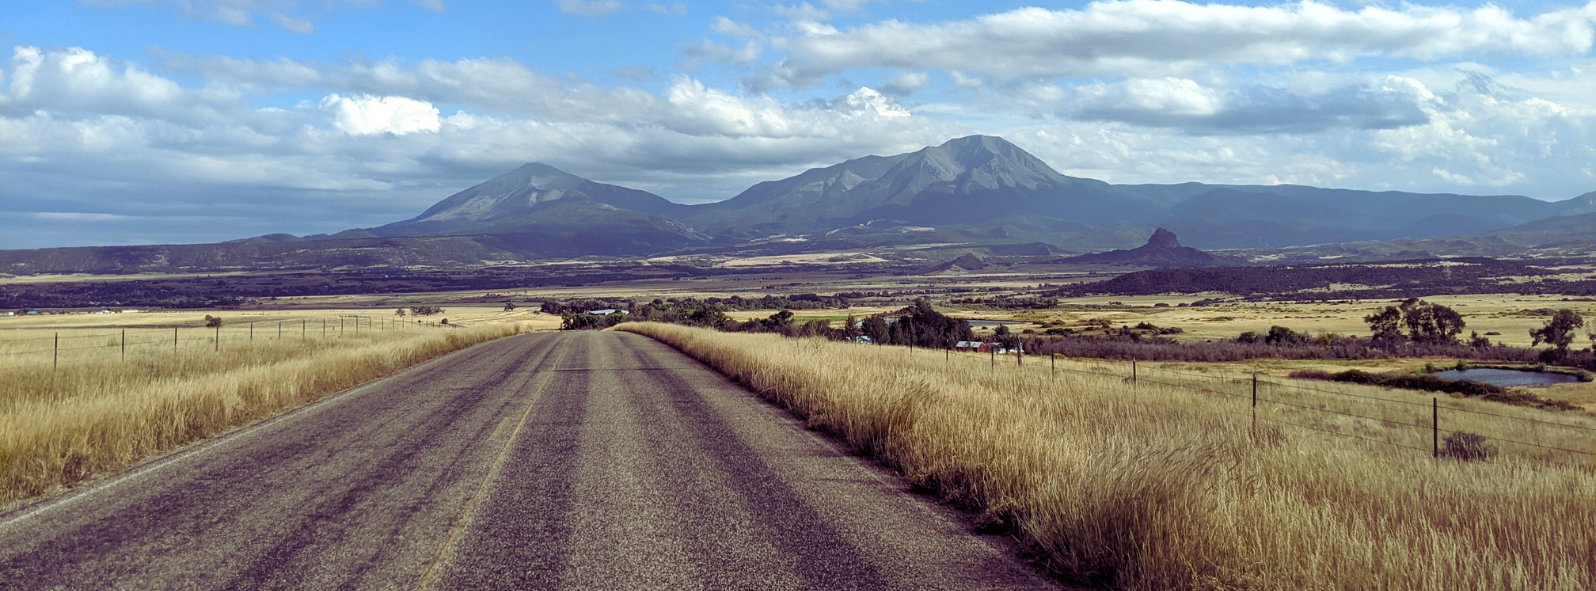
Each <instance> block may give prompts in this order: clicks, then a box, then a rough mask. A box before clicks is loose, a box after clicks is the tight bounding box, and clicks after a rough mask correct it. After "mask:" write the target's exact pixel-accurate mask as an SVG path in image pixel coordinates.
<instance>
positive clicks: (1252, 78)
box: [0, 0, 1596, 248]
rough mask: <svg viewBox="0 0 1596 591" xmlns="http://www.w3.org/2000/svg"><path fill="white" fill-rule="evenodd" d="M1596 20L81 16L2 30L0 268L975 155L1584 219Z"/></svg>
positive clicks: (847, 13)
mask: <svg viewBox="0 0 1596 591" xmlns="http://www.w3.org/2000/svg"><path fill="white" fill-rule="evenodd" d="M1593 29H1596V2H1589V3H1586V4H1579V3H1577V2H1576V3H1549V2H1548V3H1539V2H1523V3H1514V4H1511V5H1505V6H1499V5H1492V4H1484V3H1448V4H1439V3H1406V4H1395V3H1379V2H1361V1H1360V2H1298V3H1269V2H1255V3H1188V2H1178V1H1172V0H1125V1H1115V2H1096V3H1086V2H1053V3H1011V2H989V3H979V4H978V3H967V2H948V1H937V0H923V1H918V2H905V1H885V0H883V1H872V0H811V2H807V3H806V2H763V1H753V0H746V1H733V2H685V1H684V2H673V1H659V2H646V1H635V0H555V1H528V2H466V1H464V0H415V1H411V0H82V1H77V2H73V1H40V2H25V3H24V2H16V3H9V5H8V6H7V7H6V8H5V9H4V10H3V11H0V248H35V247H46V246H65V245H89V244H140V243H167V242H206V241H215V240H227V239H234V238H241V237H247V236H253V235H259V234H266V233H273V232H290V233H295V234H309V233H317V232H336V231H339V230H343V229H347V228H351V227H367V226H373V225H379V224H382V223H387V222H391V221H396V220H400V219H405V218H409V217H411V216H414V215H415V214H417V213H419V212H420V211H421V210H423V209H425V208H426V207H427V206H428V205H430V204H431V203H433V202H435V201H438V200H440V199H442V198H443V197H446V196H448V195H449V194H451V193H453V192H455V191H457V190H459V189H462V188H464V187H466V186H469V185H471V184H474V183H476V182H480V181H481V180H485V179H486V178H489V177H491V176H493V175H494V174H497V173H499V172H502V171H505V170H509V169H511V168H514V167H515V166H516V165H518V164H520V163H523V162H527V161H544V162H548V163H550V164H553V165H555V166H558V167H561V168H564V169H566V170H568V171H570V172H572V173H575V174H578V175H582V176H585V177H588V178H591V179H593V180H597V181H601V182H609V183H615V184H621V185H625V186H630V187H635V188H640V189H645V190H650V191H654V192H656V193H659V194H661V195H663V196H665V197H667V198H670V199H673V200H676V201H682V202H703V201H713V200H719V199H724V198H726V197H730V196H731V195H734V194H736V193H737V192H738V191H740V190H742V189H744V188H746V187H748V186H749V185H751V184H753V183H755V182H759V181H763V180H771V179H776V178H781V177H785V176H789V175H791V174H795V173H797V172H800V171H802V170H804V169H806V168H810V167H814V166H824V165H829V164H832V163H835V162H838V161H841V160H845V159H848V158H854V157H858V156H862V155H865V154H893V153H901V152H906V151H910V150H914V149H917V148H919V147H921V146H924V145H933V144H938V143H941V142H943V141H945V140H947V139H949V138H952V137H957V136H962V135H968V134H973V133H984V134H991V135H1001V136H1004V137H1006V138H1008V139H1010V140H1011V141H1013V142H1015V143H1017V144H1019V145H1020V146H1021V147H1023V148H1025V149H1027V150H1029V151H1031V152H1032V153H1034V154H1036V155H1037V156H1039V157H1041V158H1042V159H1043V160H1045V161H1047V162H1049V163H1050V164H1052V165H1053V167H1054V168H1057V169H1059V170H1060V171H1061V172H1064V173H1065V174H1070V175H1075V176H1085V177H1092V178H1098V179H1103V180H1107V181H1110V182H1117V183H1177V182H1185V181H1193V180H1195V181H1203V182H1214V183H1247V184H1270V183H1300V184H1310V185H1317V186H1328V187H1342V188H1354V189H1370V190H1408V191H1422V192H1449V193H1465V194H1523V195H1529V196H1532V197H1536V198H1540V199H1549V200H1560V199H1567V198H1570V197H1573V196H1575V195H1579V194H1582V193H1586V192H1589V191H1592V190H1596V56H1593V55H1592V44H1593V37H1596V33H1593Z"/></svg>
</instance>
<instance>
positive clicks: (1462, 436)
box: [1440, 431, 1496, 461]
mask: <svg viewBox="0 0 1596 591" xmlns="http://www.w3.org/2000/svg"><path fill="white" fill-rule="evenodd" d="M1441 441H1442V444H1441V450H1440V455H1441V457H1443V458H1452V459H1456V460H1463V461H1470V460H1489V459H1491V458H1494V457H1496V447H1495V446H1493V445H1491V444H1489V443H1486V442H1485V438H1484V437H1482V436H1479V435H1475V434H1473V433H1468V432H1464V431H1458V432H1456V433H1453V434H1451V435H1447V436H1446V438H1445V439H1442V440H1441Z"/></svg>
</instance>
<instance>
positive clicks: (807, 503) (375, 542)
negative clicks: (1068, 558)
mask: <svg viewBox="0 0 1596 591" xmlns="http://www.w3.org/2000/svg"><path fill="white" fill-rule="evenodd" d="M1051 588H1056V587H1054V586H1053V585H1052V584H1051V583H1049V582H1047V581H1044V580H1042V579H1040V578H1039V577H1037V576H1036V575H1035V574H1033V573H1032V571H1031V570H1029V569H1028V568H1027V567H1026V566H1024V565H1022V564H1020V563H1019V562H1017V561H1016V560H1015V559H1014V558H1013V557H1012V556H1011V554H1010V553H1009V550H1008V549H1007V548H1006V547H1005V546H1004V545H1003V544H1001V543H999V541H998V540H995V539H993V538H990V537H984V536H978V535H975V534H973V533H971V530H970V526H969V525H968V524H967V523H966V520H965V519H963V518H962V517H961V516H959V515H957V514H955V513H953V512H951V511H949V510H947V509H945V508H942V507H938V506H936V505H934V504H932V503H929V502H928V501H927V500H926V499H924V498H922V497H918V496H916V495H913V494H911V493H909V492H908V491H907V489H906V488H905V486H904V485H903V484H902V483H901V482H899V481H898V480H896V479H895V478H893V477H891V476H890V475H888V474H886V473H884V472H882V471H881V470H879V469H878V468H876V467H874V466H871V465H869V464H867V463H865V462H864V461H862V460H860V459H858V458H855V457H852V456H849V455H848V454H846V453H844V451H843V450H842V449H841V448H840V447H839V446H838V445H836V444H835V443H833V442H831V441H829V440H827V439H824V438H822V437H820V436H818V435H816V434H814V433H811V432H808V431H805V430H804V429H803V428H802V426H801V425H800V424H799V423H797V422H796V421H794V420H792V419H791V418H790V417H789V416H787V415H786V413H785V412H783V411H780V410H778V409H775V408H773V407H771V406H768V405H766V404H764V403H763V402H760V401H758V400H757V399H755V398H754V397H753V396H751V395H750V394H749V393H748V392H747V391H745V390H743V389H741V388H740V387H738V386H736V385H734V384H732V383H731V382H729V381H728V380H726V379H725V378H724V377H722V376H720V375H719V374H717V373H715V372H714V371H712V370H710V369H708V368H706V367H705V366H703V365H702V364H700V363H698V362H697V361H694V360H692V359H690V358H688V357H686V356H684V355H682V354H680V353H678V352H676V351H675V350H673V349H670V348H669V347H666V346H664V345H662V344H660V343H658V342H655V341H653V340H652V339H649V338H646V337H642V336H638V335H633V334H628V333H613V332H610V333H599V332H581V333H558V334H537V335H527V336H521V337H515V338H510V339H502V340H499V341H494V342H491V343H487V344H483V345H479V346H476V347H473V348H470V349H467V350H465V351H461V352H458V353H455V354H453V355H450V356H447V357H444V358H441V359H438V360H434V361H432V362H429V363H427V364H423V365H421V366H419V367H416V368H412V369H411V370H408V371H406V372H403V373H401V374H399V375H396V376H394V377H391V378H387V379H384V380H380V381H377V382H374V383H372V384H368V385H366V386H363V387H360V388H357V389H355V390H351V391H349V392H346V393H343V394H340V395H337V396H334V397H330V398H328V399H326V400H323V401H321V402H318V403H316V404H314V405H310V406H307V407H304V408H301V409H298V410H295V411H292V412H289V413H286V414H284V415H282V416H279V417H277V418H274V419H272V420H269V421H265V422H262V423H260V424H257V425H255V426H252V427H249V428H245V429H241V430H238V431H235V432H233V433H231V434H229V435H227V436H224V437H221V438H217V439H215V440H211V441H208V442H205V443H202V444H198V445H195V446H193V447H191V448H189V449H186V450H184V451H182V452H180V453H177V454H173V455H171V456H169V457H167V458H164V459H162V460H159V461H156V462H152V463H150V464H147V465H145V466H142V467H140V468H138V469H135V470H131V471H129V472H127V473H125V474H123V475H121V476H118V477H115V478H112V479H108V480H106V481H104V482H100V483H97V484H95V485H93V486H89V487H85V488H83V489H80V490H78V491H75V492H73V493H70V494H68V495H65V496H63V497H60V498H57V499H55V500H52V501H50V502H47V503H43V504H40V505H37V506H34V507H31V508H28V509H25V510H22V511H19V512H14V513H12V514H9V515H4V516H0V589H29V590H36V589H38V590H42V589H141V590H143V589H1051Z"/></svg>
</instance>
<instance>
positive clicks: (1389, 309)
mask: <svg viewBox="0 0 1596 591" xmlns="http://www.w3.org/2000/svg"><path fill="white" fill-rule="evenodd" d="M1363 321H1364V322H1367V323H1369V330H1371V331H1373V332H1374V340H1375V341H1377V342H1381V343H1394V342H1396V341H1399V340H1402V338H1403V336H1404V335H1403V334H1402V328H1403V327H1407V329H1408V331H1407V335H1406V337H1407V338H1408V339H1409V340H1412V341H1413V342H1416V343H1450V342H1455V341H1456V340H1457V335H1458V334H1459V333H1461V332H1463V327H1464V322H1463V315H1462V314H1458V313H1457V311H1455V310H1453V309H1451V308H1448V307H1446V306H1443V305H1440V304H1432V303H1430V302H1426V301H1424V300H1421V299H1419V298H1408V299H1406V300H1403V301H1402V303H1401V305H1400V306H1386V307H1385V309H1384V310H1381V311H1379V312H1377V313H1374V314H1370V315H1368V316H1365V317H1364V318H1363Z"/></svg>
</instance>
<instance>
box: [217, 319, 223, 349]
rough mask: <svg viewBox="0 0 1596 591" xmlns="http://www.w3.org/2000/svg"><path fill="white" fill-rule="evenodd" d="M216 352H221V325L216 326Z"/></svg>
mask: <svg viewBox="0 0 1596 591" xmlns="http://www.w3.org/2000/svg"><path fill="white" fill-rule="evenodd" d="M216 350H217V351H221V350H222V325H220V324H218V325H216Z"/></svg>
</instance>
